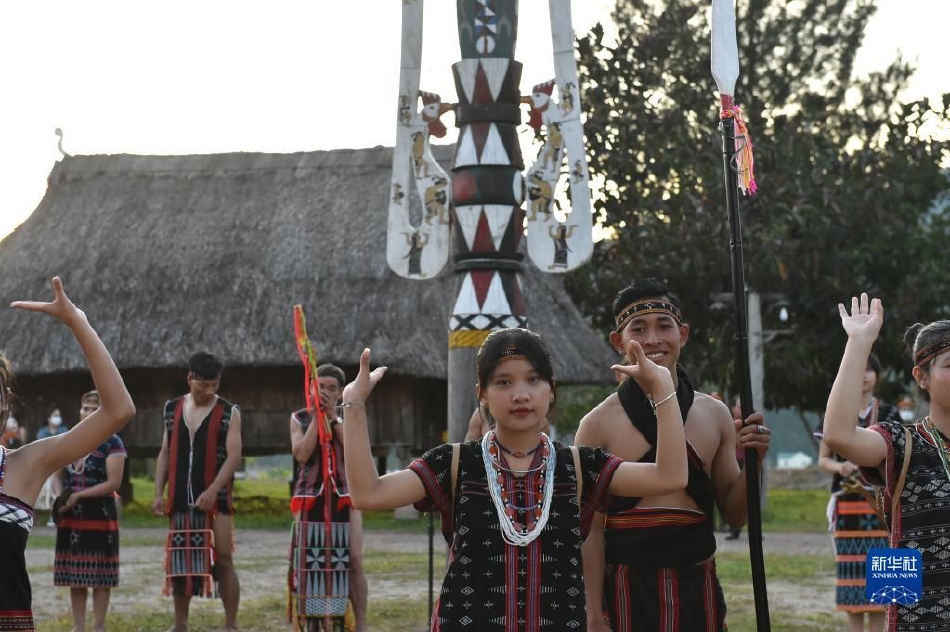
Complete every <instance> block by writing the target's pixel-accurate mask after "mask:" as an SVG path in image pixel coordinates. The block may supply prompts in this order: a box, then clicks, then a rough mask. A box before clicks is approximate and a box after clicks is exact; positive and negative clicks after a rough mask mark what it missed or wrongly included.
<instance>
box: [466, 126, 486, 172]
mask: <svg viewBox="0 0 950 632" xmlns="http://www.w3.org/2000/svg"><path fill="white" fill-rule="evenodd" d="M490 129H491V123H471V124H469V130H470V131H469V134H471V135H472V142H473V143H475V153H476V154H478V162H481V161H482V151H484V150H485V141H487V140H488V131H489V130H490Z"/></svg>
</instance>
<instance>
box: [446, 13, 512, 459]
mask: <svg viewBox="0 0 950 632" xmlns="http://www.w3.org/2000/svg"><path fill="white" fill-rule="evenodd" d="M457 6H458V32H459V47H460V49H461V53H462V60H461V61H459V62H458V63H456V64H454V65H453V66H452V72H453V75H454V77H455V86H456V90H457V91H458V99H459V103H458V106H456V109H455V117H456V123H457V125H458V127H459V140H458V143H457V144H456V149H455V158H454V161H453V167H452V205H453V219H454V222H455V235H454V239H453V241H454V252H453V259H452V264H453V271H454V272H455V274H456V275H457V276H458V286H457V287H458V292H457V296H456V299H455V303H454V306H453V308H452V316H451V318H450V321H449V376H450V379H449V420H448V434H449V440H450V441H459V440H461V439H462V438H463V437H464V435H465V431H466V428H467V422H468V419H469V417H470V416H471V414H472V411H473V410H474V409H475V404H476V400H475V388H474V387H475V382H476V376H475V354H476V352H477V350H478V347H479V346H481V344H482V342H483V341H484V340H485V338H486V337H487V336H488V334H489V333H490V332H491V331H492V330H493V329H499V328H502V327H526V326H527V323H528V319H527V309H526V306H525V301H524V295H523V294H522V289H521V273H522V271H523V263H522V255H521V254H520V253H519V252H518V245H519V243H520V242H521V236H522V221H523V218H524V211H523V210H522V208H521V205H522V203H523V202H524V179H523V177H522V170H523V169H524V161H523V160H522V157H521V147H520V145H519V143H518V125H519V124H520V123H521V93H520V84H521V64H520V63H519V62H517V61H515V60H514V52H515V43H516V41H517V34H518V2H517V0H458V3H457Z"/></svg>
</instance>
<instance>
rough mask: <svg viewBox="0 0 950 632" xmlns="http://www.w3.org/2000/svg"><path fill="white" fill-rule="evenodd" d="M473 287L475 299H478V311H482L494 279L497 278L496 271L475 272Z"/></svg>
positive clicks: (473, 273)
mask: <svg viewBox="0 0 950 632" xmlns="http://www.w3.org/2000/svg"><path fill="white" fill-rule="evenodd" d="M470 274H471V275H472V286H473V287H474V288H475V298H476V299H478V310H479V311H481V309H482V306H483V305H484V304H485V299H486V298H488V288H489V287H491V280H492V277H493V276H495V271H494V270H473V271H472V272H471V273H470Z"/></svg>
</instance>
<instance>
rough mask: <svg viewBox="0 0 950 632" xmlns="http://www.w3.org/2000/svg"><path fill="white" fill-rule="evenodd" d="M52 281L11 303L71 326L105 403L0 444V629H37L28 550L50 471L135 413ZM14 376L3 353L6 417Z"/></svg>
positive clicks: (1, 409)
mask: <svg viewBox="0 0 950 632" xmlns="http://www.w3.org/2000/svg"><path fill="white" fill-rule="evenodd" d="M52 284H53V292H54V295H55V296H54V299H53V301H52V302H50V303H37V302H32V301H17V302H14V303H13V304H12V307H16V308H19V309H24V310H27V311H33V312H42V313H45V314H48V315H49V316H52V317H53V318H55V319H57V320H59V321H60V322H62V323H63V324H64V325H66V327H68V328H69V330H70V331H71V332H72V334H73V336H75V338H76V342H78V343H79V346H80V348H81V349H82V352H83V354H84V355H85V357H86V362H87V363H88V365H89V372H90V373H91V374H92V379H93V382H94V383H95V385H96V387H97V389H98V390H99V396H100V400H101V406H100V407H99V410H98V411H96V412H95V413H93V414H92V415H90V416H89V417H87V418H86V419H85V420H84V421H82V422H80V423H79V424H77V425H76V427H75V428H73V429H72V431H70V432H69V433H67V434H61V435H57V436H55V437H49V438H47V439H41V440H39V441H34V442H33V443H28V444H27V445H25V446H23V447H22V448H17V449H16V450H7V449H6V448H4V447H2V446H0V568H2V569H3V573H0V630H4V631H5V632H14V631H16V632H24V631H32V630H33V612H32V603H31V602H32V593H31V590H30V578H29V576H28V575H27V573H26V559H25V556H24V550H25V549H26V540H27V537H28V536H29V533H30V529H31V528H32V527H33V503H35V502H36V497H37V496H38V495H39V493H40V489H41V488H42V487H43V485H44V483H46V479H47V478H49V476H50V475H52V474H53V473H54V472H56V471H57V470H59V469H61V468H63V467H66V464H67V463H72V462H73V461H75V460H77V459H81V458H83V457H84V456H86V455H87V454H89V453H90V452H91V451H92V450H94V449H95V448H96V446H98V445H100V444H101V443H102V442H103V441H105V440H106V439H107V438H108V437H110V436H112V435H113V434H115V433H116V432H118V431H119V429H120V428H122V426H124V425H125V424H126V422H127V421H128V420H129V419H131V418H132V415H134V414H135V406H134V405H133V403H132V398H131V397H129V392H128V391H127V390H126V388H125V384H124V383H123V382H122V376H120V375H119V371H118V369H116V367H115V363H114V362H113V361H112V358H111V357H110V356H109V352H108V351H107V350H106V348H105V345H103V344H102V341H101V340H100V339H99V336H98V335H97V334H96V331H95V330H94V329H93V328H92V327H91V326H90V325H89V321H88V320H86V315H85V314H83V312H82V311H81V310H79V309H78V308H77V307H76V306H75V305H73V303H72V301H70V300H69V298H67V296H66V293H65V292H64V291H63V284H62V282H61V281H60V280H59V278H58V277H54V278H53V280H52ZM10 379H11V374H10V365H9V363H8V362H7V360H6V358H3V357H2V356H0V418H3V417H5V414H4V413H6V411H7V410H8V409H9V406H10V399H11V397H12V393H11V392H10V388H9V384H10Z"/></svg>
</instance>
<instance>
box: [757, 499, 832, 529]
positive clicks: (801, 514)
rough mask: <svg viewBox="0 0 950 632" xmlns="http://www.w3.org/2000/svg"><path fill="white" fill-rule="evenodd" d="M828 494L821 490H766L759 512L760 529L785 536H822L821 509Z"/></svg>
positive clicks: (826, 524) (823, 512)
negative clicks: (760, 515) (766, 495)
mask: <svg viewBox="0 0 950 632" xmlns="http://www.w3.org/2000/svg"><path fill="white" fill-rule="evenodd" d="M830 493H831V492H829V491H828V490H825V489H770V490H769V492H768V502H767V503H766V506H765V508H764V509H763V510H762V529H763V530H764V531H773V532H776V531H777V532H785V533H789V532H801V533H824V532H826V531H827V530H828V521H827V520H826V519H825V507H826V506H827V505H828V497H829V495H830Z"/></svg>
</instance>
